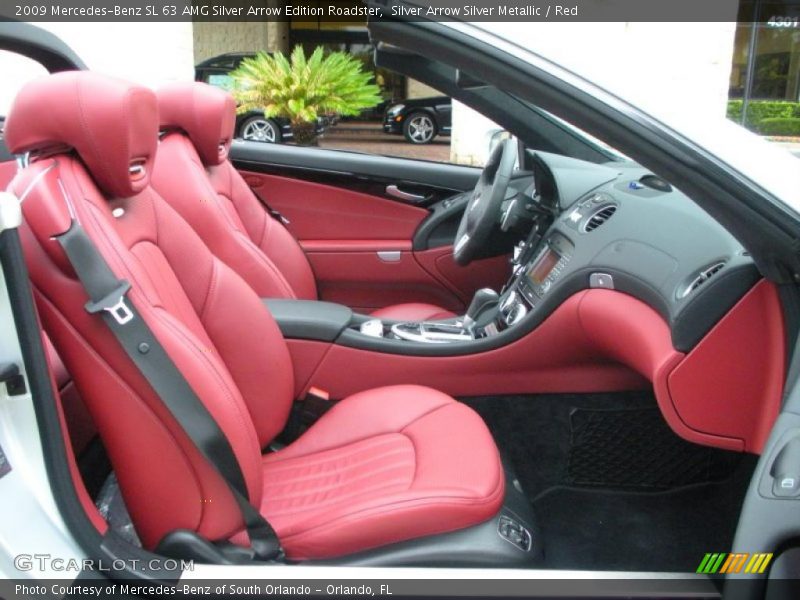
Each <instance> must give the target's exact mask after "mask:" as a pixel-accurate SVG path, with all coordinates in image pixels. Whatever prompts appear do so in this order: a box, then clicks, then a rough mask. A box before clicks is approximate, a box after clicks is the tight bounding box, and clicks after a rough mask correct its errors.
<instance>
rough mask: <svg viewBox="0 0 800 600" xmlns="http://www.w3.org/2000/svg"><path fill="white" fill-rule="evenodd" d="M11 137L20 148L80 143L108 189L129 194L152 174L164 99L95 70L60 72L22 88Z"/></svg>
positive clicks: (8, 127)
mask: <svg viewBox="0 0 800 600" xmlns="http://www.w3.org/2000/svg"><path fill="white" fill-rule="evenodd" d="M5 141H6V144H7V146H8V148H9V150H11V152H14V153H16V154H20V153H23V152H32V153H43V152H47V151H53V150H57V149H59V148H61V147H63V146H68V147H70V148H74V149H75V151H76V152H77V153H78V155H79V156H80V157H81V160H83V162H84V164H85V165H86V167H87V169H88V170H89V172H90V174H91V175H92V177H93V178H94V180H95V182H96V183H97V184H98V185H99V186H100V188H101V189H102V190H103V191H104V192H105V193H106V194H108V195H109V196H112V197H121V198H127V197H129V196H133V195H134V194H137V193H138V192H140V191H142V189H144V188H145V187H146V186H147V184H148V183H149V180H150V171H151V167H152V162H153V158H154V157H155V152H156V147H157V145H158V103H157V101H156V96H155V94H154V93H153V91H152V90H149V89H148V88H146V87H143V86H140V85H135V84H132V83H128V82H126V81H122V80H119V79H114V78H112V77H106V76H104V75H99V74H97V73H91V72H89V71H68V72H64V73H56V74H55V75H48V76H46V77H43V78H41V79H37V80H34V81H32V82H30V83H28V84H27V85H26V86H24V87H23V88H22V89H21V90H20V92H19V93H18V94H17V97H16V98H15V99H14V102H13V104H12V106H11V109H10V110H9V113H8V117H7V119H6V123H5Z"/></svg>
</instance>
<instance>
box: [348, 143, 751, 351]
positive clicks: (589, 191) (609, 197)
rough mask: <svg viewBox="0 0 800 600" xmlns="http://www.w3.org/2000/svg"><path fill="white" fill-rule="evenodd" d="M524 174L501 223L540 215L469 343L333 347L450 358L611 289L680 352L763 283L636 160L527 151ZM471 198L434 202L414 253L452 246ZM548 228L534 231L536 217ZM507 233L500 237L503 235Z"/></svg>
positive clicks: (709, 222) (729, 243) (721, 235)
mask: <svg viewBox="0 0 800 600" xmlns="http://www.w3.org/2000/svg"><path fill="white" fill-rule="evenodd" d="M526 159H527V161H528V164H530V165H532V171H531V170H528V171H522V172H518V174H517V175H516V176H515V177H514V178H513V179H512V180H511V182H510V185H509V189H508V192H507V194H506V199H507V200H506V202H505V203H504V207H503V211H502V212H501V214H500V215H498V222H499V223H505V221H506V219H507V217H508V214H507V209H508V207H509V206H510V205H512V204H513V203H514V202H516V203H517V204H518V205H524V206H527V207H529V208H531V210H532V211H533V212H534V213H537V214H538V215H546V216H545V217H544V218H540V219H538V220H537V221H536V223H537V226H536V227H531V226H530V225H529V226H528V230H529V231H530V233H528V234H526V232H525V231H524V230H523V231H521V232H520V231H518V237H517V239H519V238H523V240H522V242H521V243H520V244H519V246H518V247H517V249H516V252H515V256H516V259H515V266H514V271H513V275H512V277H511V279H510V281H509V282H508V284H507V285H506V286H505V288H504V289H503V290H502V291H501V295H500V298H499V305H498V306H499V311H498V314H497V317H496V319H495V320H494V321H493V322H491V323H488V324H485V327H484V328H483V330H482V331H481V333H480V335H476V336H474V339H469V340H465V341H460V340H456V341H452V342H451V343H448V344H446V345H443V344H425V343H416V342H407V343H404V344H398V343H397V341H396V340H392V339H385V338H369V337H367V336H364V335H360V334H359V333H358V332H357V331H353V330H352V329H347V330H345V331H344V332H343V333H342V334H341V336H339V338H338V339H337V343H339V344H342V345H345V346H352V347H357V348H364V349H369V350H372V351H379V352H380V351H384V352H390V353H400V354H409V355H418V356H456V355H465V354H473V353H477V352H483V351H486V350H491V349H493V348H498V347H501V346H504V345H506V344H509V343H511V342H513V341H515V340H516V339H519V338H521V337H523V336H525V335H527V334H528V333H529V332H530V331H532V330H533V329H535V328H536V327H537V326H538V325H539V324H540V323H542V322H543V321H544V320H545V319H546V318H547V317H548V316H549V315H550V314H552V313H553V311H555V310H556V309H557V308H558V307H559V306H560V305H561V304H562V303H563V302H564V301H565V300H567V299H568V298H569V297H570V296H572V295H574V294H576V293H578V292H580V291H582V290H585V289H590V288H606V289H614V290H616V291H619V292H623V293H625V294H628V295H631V296H633V297H635V298H638V299H639V300H641V301H643V302H644V303H646V304H647V305H649V306H650V307H652V308H653V309H654V310H655V311H657V312H658V313H659V314H660V315H661V316H662V318H663V319H664V320H665V321H666V322H667V323H668V325H669V328H670V333H671V337H672V345H673V346H674V348H675V349H676V350H679V351H682V352H687V351H689V350H691V349H692V348H693V347H694V346H695V345H696V344H697V343H698V342H699V341H700V339H701V338H702V337H703V336H704V335H705V334H706V333H707V332H708V331H709V330H710V329H711V328H712V327H713V326H714V325H715V324H716V323H717V322H718V321H719V319H720V318H722V316H723V315H725V314H726V313H727V312H728V311H729V310H730V309H731V308H732V307H733V305H734V304H735V303H736V302H737V301H738V300H739V299H740V298H742V296H743V295H744V294H745V293H746V292H747V291H748V290H750V289H751V288H752V287H753V286H754V285H755V283H756V282H757V281H758V280H759V279H760V277H761V276H760V274H759V272H758V270H757V268H756V266H755V264H754V262H753V260H752V259H751V258H750V256H749V255H748V253H747V252H746V251H745V249H744V248H743V247H742V245H741V244H740V243H739V242H738V241H737V240H736V239H735V238H734V237H733V236H732V235H730V234H729V233H728V232H727V231H726V230H725V229H724V228H723V227H722V226H721V225H719V224H718V223H717V222H716V221H715V220H714V219H712V218H711V217H710V216H709V215H708V214H707V213H706V212H705V211H703V210H702V209H701V208H700V207H698V206H697V205H696V204H695V203H694V202H692V201H691V200H690V199H689V198H688V197H687V196H686V195H684V194H683V193H682V192H681V191H680V190H678V189H677V188H674V187H672V186H670V185H669V184H668V183H666V182H665V181H663V180H661V179H660V178H658V177H656V176H655V175H653V174H652V173H651V172H649V171H647V170H646V169H644V168H643V167H641V166H640V165H637V164H635V163H633V162H614V163H607V164H604V165H598V164H595V163H589V162H586V161H581V160H577V159H571V158H567V157H563V156H560V155H556V154H548V153H544V152H535V153H534V152H533V151H528V156H527V157H526ZM470 197H471V195H470V194H469V193H464V194H459V195H456V196H454V197H451V198H448V199H446V200H444V201H441V202H439V203H438V204H437V205H435V206H433V207H432V210H431V216H430V217H429V218H428V219H426V221H424V222H423V223H422V225H421V226H420V228H419V230H418V232H417V236H416V237H415V242H414V249H415V250H417V249H424V248H426V247H430V246H432V245H433V246H435V245H443V244H446V243H450V244H451V243H452V240H453V237H454V226H453V222H454V221H455V223H456V224H457V221H458V219H459V218H460V215H461V213H463V210H464V206H465V205H466V202H467V201H468V199H469V198H470ZM543 223H544V224H546V226H542V224H543ZM505 235H507V234H505Z"/></svg>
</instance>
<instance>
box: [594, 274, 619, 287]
mask: <svg viewBox="0 0 800 600" xmlns="http://www.w3.org/2000/svg"><path fill="white" fill-rule="evenodd" d="M589 287H591V288H604V289H607V290H613V289H614V278H613V277H612V276H611V275H609V274H608V273H592V274H591V275H589Z"/></svg>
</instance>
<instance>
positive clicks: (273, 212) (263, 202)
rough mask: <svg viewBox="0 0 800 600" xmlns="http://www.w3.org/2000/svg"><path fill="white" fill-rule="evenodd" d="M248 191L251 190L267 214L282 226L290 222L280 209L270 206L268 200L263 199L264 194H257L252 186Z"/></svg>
mask: <svg viewBox="0 0 800 600" xmlns="http://www.w3.org/2000/svg"><path fill="white" fill-rule="evenodd" d="M248 187H250V186H248ZM250 191H251V192H253V196H255V197H256V200H258V201H259V202H260V203H261V206H263V207H264V208H265V209H266V210H267V212H268V213H269V215H270V216H271V217H272V218H273V219H275V220H276V221H278V222H279V223H280V224H281V225H283V226H284V227H286V226H287V225H288V224H289V223H291V221H290V220H289V219H287V218H286V217H285V216H284V215H283V214H282V213H281V212H280V211H278V210H276V209H274V208H272V207H271V206H270V205H269V203H268V202H267V201H266V200H265V199H264V196H262V195H261V194H259V193H258V192H257V191H256V190H255V188H253V187H250Z"/></svg>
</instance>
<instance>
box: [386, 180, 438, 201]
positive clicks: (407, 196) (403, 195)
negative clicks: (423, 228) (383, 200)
mask: <svg viewBox="0 0 800 600" xmlns="http://www.w3.org/2000/svg"><path fill="white" fill-rule="evenodd" d="M386 193H387V194H388V195H389V196H392V197H394V198H397V199H398V200H404V201H405V202H411V203H412V204H419V203H420V202H425V201H426V200H427V199H428V198H427V197H425V196H420V195H419V194H411V193H409V192H404V191H403V190H401V189H400V188H399V187H397V186H396V185H387V186H386Z"/></svg>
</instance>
